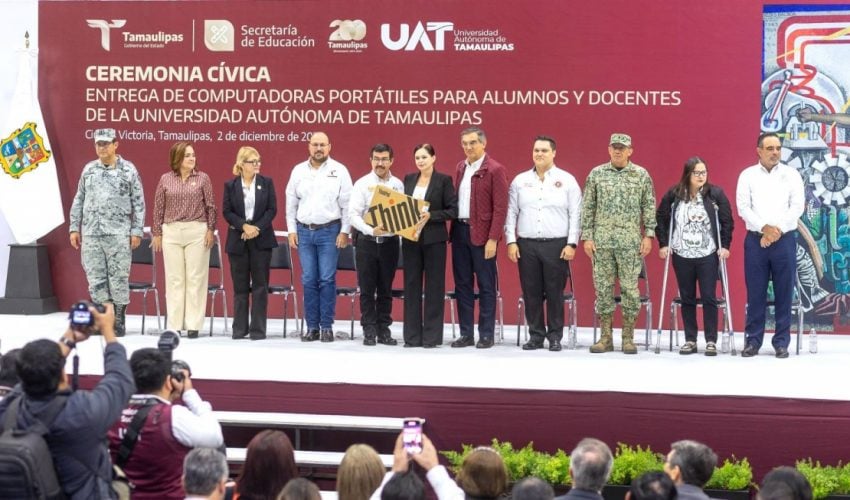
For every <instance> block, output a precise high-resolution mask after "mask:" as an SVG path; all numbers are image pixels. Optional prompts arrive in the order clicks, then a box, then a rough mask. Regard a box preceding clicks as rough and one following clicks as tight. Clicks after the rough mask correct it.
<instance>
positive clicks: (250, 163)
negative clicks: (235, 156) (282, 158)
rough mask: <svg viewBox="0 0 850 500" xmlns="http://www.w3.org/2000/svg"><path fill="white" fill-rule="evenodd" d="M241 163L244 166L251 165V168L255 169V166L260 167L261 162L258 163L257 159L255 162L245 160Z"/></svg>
mask: <svg viewBox="0 0 850 500" xmlns="http://www.w3.org/2000/svg"><path fill="white" fill-rule="evenodd" d="M242 163H244V164H246V165H253V166H255V167H256V166H257V165H262V163H263V162H262V161H260V159H259V158H257V159H256V160H245V161H243V162H242Z"/></svg>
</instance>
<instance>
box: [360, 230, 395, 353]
mask: <svg viewBox="0 0 850 500" xmlns="http://www.w3.org/2000/svg"><path fill="white" fill-rule="evenodd" d="M356 246H357V252H355V255H356V256H357V283H358V284H359V285H360V326H361V327H363V336H364V337H366V338H370V339H373V338H375V337H376V336H381V337H389V336H390V325H391V324H392V322H393V317H392V311H393V297H392V288H393V278H394V277H395V270H396V266H398V253H399V245H398V237H392V238H386V239H384V240H383V242H382V243H377V242H376V241H375V240H374V239H372V238H369V237H367V236H364V235H360V236H358V237H357V245H356Z"/></svg>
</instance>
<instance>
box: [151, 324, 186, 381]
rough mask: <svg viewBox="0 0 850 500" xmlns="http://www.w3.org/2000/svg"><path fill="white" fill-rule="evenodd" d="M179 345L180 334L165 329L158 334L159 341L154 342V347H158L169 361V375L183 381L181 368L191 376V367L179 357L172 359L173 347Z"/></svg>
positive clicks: (175, 347)
mask: <svg viewBox="0 0 850 500" xmlns="http://www.w3.org/2000/svg"><path fill="white" fill-rule="evenodd" d="M179 345H180V335H179V334H178V333H177V332H175V331H174V330H166V331H164V332H162V335H160V336H159V341H157V343H156V348H157V349H159V350H160V351H161V352H162V353H163V354H165V355H166V356H167V357H168V360H169V361H171V377H172V378H173V379H174V380H176V381H178V382H183V379H184V378H185V377H184V375H183V370H186V372H188V373H189V376H190V377H191V376H192V369H191V368H189V363H186V362H185V361H183V360H180V359H172V353H173V352H174V349H177V346H179Z"/></svg>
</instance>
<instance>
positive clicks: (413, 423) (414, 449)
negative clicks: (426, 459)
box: [401, 418, 422, 455]
mask: <svg viewBox="0 0 850 500" xmlns="http://www.w3.org/2000/svg"><path fill="white" fill-rule="evenodd" d="M401 439H402V441H403V442H404V450H405V451H406V452H407V453H408V454H410V455H416V454H417V453H422V421H421V420H419V419H417V418H408V419H405V420H404V429H402V438H401Z"/></svg>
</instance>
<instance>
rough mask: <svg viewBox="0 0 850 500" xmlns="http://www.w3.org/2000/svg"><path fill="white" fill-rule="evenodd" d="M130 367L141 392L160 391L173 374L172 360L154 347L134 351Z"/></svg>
mask: <svg viewBox="0 0 850 500" xmlns="http://www.w3.org/2000/svg"><path fill="white" fill-rule="evenodd" d="M130 369H131V370H132V371H133V381H134V382H135V383H136V391H137V392H138V393H139V394H152V393H155V392H158V391H159V390H160V389H162V386H163V385H165V381H166V380H167V379H168V376H169V375H171V360H170V359H169V358H168V356H167V355H166V354H165V353H164V352H162V351H160V350H159V349H156V348H153V347H147V348H144V349H139V350H137V351H133V354H132V355H131V356H130Z"/></svg>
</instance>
